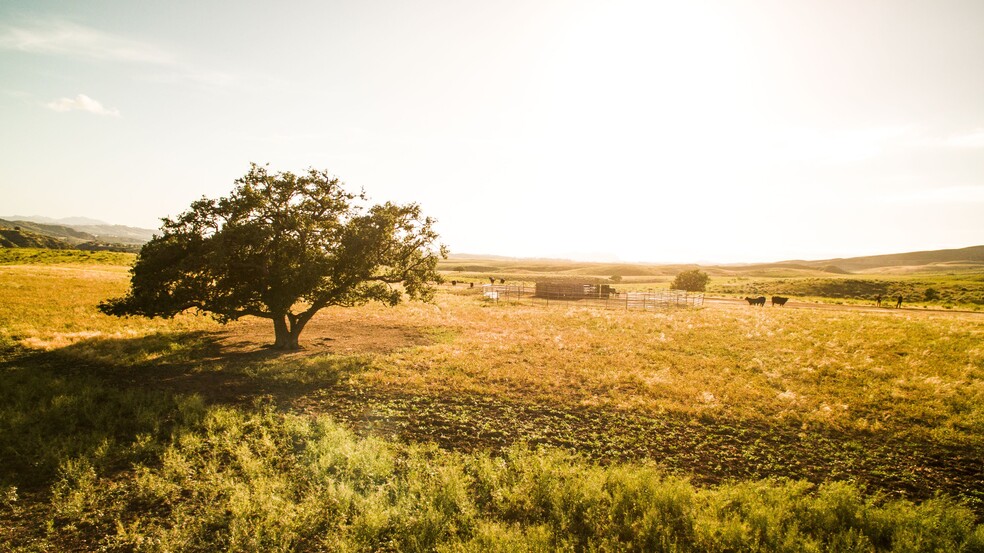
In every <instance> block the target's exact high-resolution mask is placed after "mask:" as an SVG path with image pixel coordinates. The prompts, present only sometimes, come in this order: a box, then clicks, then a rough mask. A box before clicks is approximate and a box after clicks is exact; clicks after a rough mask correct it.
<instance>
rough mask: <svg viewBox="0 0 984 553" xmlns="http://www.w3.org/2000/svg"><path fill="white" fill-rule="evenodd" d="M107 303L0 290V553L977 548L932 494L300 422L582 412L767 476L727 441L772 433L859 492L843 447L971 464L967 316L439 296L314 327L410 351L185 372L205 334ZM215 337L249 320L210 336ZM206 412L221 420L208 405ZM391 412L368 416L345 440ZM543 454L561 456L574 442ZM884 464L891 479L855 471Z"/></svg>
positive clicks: (106, 271) (263, 359)
mask: <svg viewBox="0 0 984 553" xmlns="http://www.w3.org/2000/svg"><path fill="white" fill-rule="evenodd" d="M126 285H127V268H126V267H125V266H120V265H106V264H103V265H100V264H89V265H80V264H75V263H72V264H34V265H7V266H0V352H2V353H3V356H2V358H0V361H2V362H3V364H2V366H0V390H2V392H0V549H4V548H6V549H10V550H15V551H16V550H24V551H37V550H98V549H100V548H103V549H106V550H120V551H131V550H138V551H175V550H217V549H218V550H230V551H255V550H265V551H278V550H279V551H290V550H313V551H319V550H324V551H358V550H373V551H374V550H418V551H432V550H445V551H478V550H483V551H485V550H498V551H512V550H542V551H554V550H565V549H566V550H598V551H605V550H608V551H616V550H618V551H621V550H637V551H736V550H738V551H741V550H768V551H771V550H788V551H810V550H814V551H824V550H843V551H893V550H897V551H920V550H940V551H950V550H954V551H961V550H965V551H979V550H981V549H982V548H984V529H982V528H984V527H981V526H980V525H975V524H976V523H975V518H974V516H975V515H974V514H973V513H972V512H971V511H969V510H968V509H966V508H964V507H962V506H960V505H958V504H957V502H956V500H951V499H947V498H946V497H940V498H937V499H928V500H925V501H923V502H921V503H919V504H914V503H911V502H909V501H905V500H897V499H890V497H891V498H898V497H900V495H899V494H896V493H891V495H883V491H882V490H867V489H865V488H864V487H863V486H862V485H859V484H855V483H850V482H843V481H834V482H827V483H824V484H821V483H818V482H823V481H824V479H819V480H817V481H815V482H814V483H812V484H811V483H807V482H805V481H795V480H785V479H780V480H760V479H758V478H753V479H748V480H745V481H725V482H724V483H720V482H715V483H714V485H703V486H697V485H695V484H693V483H692V481H691V480H690V479H689V478H687V477H686V476H680V474H681V473H680V472H679V471H674V472H673V473H672V474H673V475H671V474H670V473H669V472H668V471H666V470H665V467H664V466H663V465H662V464H658V463H661V461H662V459H660V458H653V459H648V460H646V459H643V460H641V462H639V463H631V464H619V463H612V464H609V465H606V466H600V465H596V464H593V463H592V462H589V461H586V460H585V458H582V457H580V456H578V455H576V454H570V453H565V452H561V451H558V450H553V449H545V450H541V451H537V450H535V449H532V448H529V447H526V446H524V445H515V446H512V447H508V448H505V449H504V450H501V451H495V452H488V451H478V452H473V453H464V452H461V451H460V450H459V451H458V452H454V451H447V450H442V449H439V448H437V447H436V446H434V445H433V444H429V443H426V441H425V442H424V443H419V442H410V443H399V442H396V441H393V440H388V439H383V438H381V437H380V436H379V435H372V434H369V435H367V436H363V437H356V436H355V435H354V434H353V433H352V431H351V430H350V429H349V428H346V427H344V426H342V425H340V424H338V423H336V422H333V421H332V420H330V419H329V418H328V417H325V416H323V415H321V414H319V413H318V411H317V402H316V401H314V400H315V399H317V400H318V401H326V402H329V403H330V402H332V401H333V396H332V394H334V393H337V392H339V391H347V392H349V393H351V394H353V395H354V397H356V398H357V399H356V400H355V401H363V399H361V398H363V397H365V398H369V393H370V392H371V394H374V395H373V396H372V397H374V398H380V397H382V398H385V397H392V398H398V399H400V400H401V401H403V400H406V401H405V403H404V405H405V407H402V408H403V409H413V408H415V406H419V405H424V406H426V405H427V403H426V401H417V400H426V398H459V399H462V400H463V401H464V400H467V399H468V398H474V399H480V400H482V401H486V400H488V401H499V400H502V405H505V406H507V407H515V406H519V407H523V406H530V410H531V411H536V410H544V409H548V408H551V406H553V408H555V409H556V412H557V413H559V414H560V415H559V416H565V417H575V418H576V417H577V416H578V413H579V412H578V411H576V409H584V410H585V411H582V413H586V412H588V411H590V412H591V413H603V414H605V417H607V418H601V419H599V420H603V421H608V420H613V421H620V423H622V424H625V425H626V426H625V430H620V429H619V428H612V429H608V430H609V432H610V433H609V434H606V436H613V437H615V438H618V437H619V432H628V433H631V432H635V431H636V430H637V429H639V428H641V425H646V424H652V423H654V422H656V421H659V420H661V418H673V419H675V420H693V421H717V424H718V425H719V426H720V427H722V428H731V429H733V430H735V432H736V436H735V437H734V438H733V439H732V440H730V441H725V442H723V443H722V442H721V441H718V442H714V441H711V442H708V443H710V444H712V445H713V444H718V445H720V446H722V447H727V448H730V449H729V452H728V454H729V455H731V456H732V457H730V458H734V457H735V456H742V455H745V456H754V455H759V456H761V455H768V454H769V453H770V450H769V449H768V448H767V447H765V446H755V445H754V444H745V443H742V442H741V438H740V437H738V434H737V433H738V432H739V431H741V430H742V428H743V425H748V426H749V427H755V428H759V429H761V430H760V431H759V433H757V434H753V435H755V436H759V437H762V436H768V435H770V433H772V432H773V431H774V430H777V429H779V428H780V427H781V428H783V429H785V428H790V427H793V428H796V430H794V431H793V438H792V439H794V440H802V441H803V443H806V444H813V443H819V444H829V443H833V442H835V441H836V440H839V439H842V438H843V439H846V440H856V439H857V440H870V441H867V442H864V441H861V442H859V445H858V448H857V449H856V450H852V453H851V454H850V456H848V457H847V458H846V460H842V459H838V460H833V461H831V462H830V463H829V465H825V466H830V467H833V468H835V469H836V470H838V471H839V473H840V474H847V475H855V476H864V472H863V471H864V470H868V469H866V468H864V467H863V465H865V463H866V462H867V461H868V457H866V456H867V455H869V454H868V453H866V452H865V447H867V446H870V445H874V444H875V443H876V442H878V441H879V440H882V439H884V438H886V437H887V438H893V439H894V438H898V437H900V436H901V437H902V438H904V439H903V440H901V441H902V442H903V443H905V444H906V446H907V447H908V446H909V445H912V446H913V447H918V448H921V449H928V450H929V451H931V452H932V451H936V449H934V448H943V447H948V446H950V445H953V446H959V449H958V450H959V451H960V452H963V453H966V452H969V454H974V453H975V452H979V451H981V450H982V448H984V440H982V437H984V384H982V382H984V378H982V377H984V318H981V317H980V316H977V315H973V314H926V313H907V312H899V311H892V310H886V312H848V311H832V310H821V309H817V310H811V309H772V308H764V309H763V308H750V307H747V306H722V305H716V306H714V307H707V308H704V309H697V310H694V309H678V310H666V311H658V312H637V311H624V310H604V309H597V308H583V307H579V306H577V304H569V305H555V304H551V305H550V306H531V305H517V304H510V303H509V302H500V303H489V302H484V301H482V299H481V295H480V293H478V292H477V291H474V290H470V291H468V290H465V289H460V290H453V289H450V288H448V287H445V288H442V292H441V293H439V294H438V297H437V300H436V301H435V303H433V304H420V303H408V304H404V305H400V306H398V307H396V308H387V307H382V306H376V305H368V306H364V307H359V308H353V309H342V308H332V309H327V310H325V311H324V312H323V313H322V314H321V315H319V323H320V324H321V328H323V329H324V330H322V331H320V332H327V333H328V335H329V336H327V337H328V338H330V337H331V335H332V334H333V333H334V334H335V335H337V334H338V333H339V330H340V329H344V328H348V327H356V326H358V325H363V326H362V327H361V328H365V329H370V330H367V331H371V329H375V328H378V329H399V330H405V331H407V333H408V334H412V335H414V336H423V337H425V338H426V339H423V340H419V341H408V342H406V343H404V342H400V343H398V344H396V346H394V347H392V348H379V349H372V350H371V351H363V352H360V351H352V352H348V351H346V352H345V353H337V352H336V353H333V352H332V351H330V350H326V349H322V348H323V347H324V346H323V345H321V344H325V343H327V344H331V343H332V342H331V341H327V342H326V341H323V340H322V339H324V338H326V337H325V336H316V335H314V334H302V336H301V343H302V345H303V344H305V343H307V344H309V349H308V350H306V351H302V352H300V353H296V354H291V355H286V356H282V357H278V356H275V355H254V356H251V355H249V354H250V352H245V353H244V355H243V357H239V358H237V357H235V356H231V355H221V354H217V353H215V351H213V350H212V349H209V348H210V347H211V346H213V345H215V344H216V343H218V342H221V340H222V338H221V336H220V332H221V331H222V327H221V326H219V325H217V324H216V323H214V322H213V321H211V320H210V319H206V318H202V317H197V316H192V315H188V316H182V317H179V318H178V319H176V320H173V321H163V320H149V319H144V318H137V317H134V318H129V319H116V318H111V317H107V316H104V315H102V314H100V313H99V312H98V311H97V310H96V309H95V305H96V304H97V303H98V302H99V301H101V300H103V299H106V298H108V297H113V296H117V295H119V294H121V293H123V292H124V291H125V289H126ZM238 324H246V323H233V325H232V326H231V327H229V328H227V329H226V330H235V329H236V328H240V327H237V326H236V325H238ZM264 329H265V327H264ZM336 329H338V330H336ZM265 330H266V331H268V330H269V329H265ZM411 331H412V332H411ZM311 332H312V333H313V332H314V331H311ZM258 343H262V339H260V340H258ZM199 377H200V379H199V380H195V378H199ZM182 379H183V380H182ZM179 380H180V381H181V383H180V385H177V384H175V382H177V381H179ZM172 385H173V386H174V387H173V388H169V387H168V386H172ZM195 386H197V389H196V388H195ZM220 388H226V389H227V390H226V391H223V390H222V389H220ZM176 390H177V391H176ZM196 390H197V391H198V392H200V394H201V395H195V394H188V393H187V392H189V391H196ZM362 392H366V394H367V395H366V396H360V395H359V394H361V393H362ZM244 394H246V395H247V396H246V397H242V396H243V395H244ZM248 394H254V395H253V396H248ZM387 394H388V395H387ZM253 398H263V399H262V400H257V401H251V399H253ZM220 399H221V400H223V401H224V400H228V401H225V403H226V405H224V406H220V405H212V404H211V403H210V400H211V401H215V402H216V403H219V400H220ZM411 400H412V401H411ZM274 406H276V407H274ZM301 407H303V410H302V409H301ZM398 408H400V407H399V404H398V403H397V402H395V401H394V402H393V403H391V404H389V405H388V406H387V407H386V409H390V410H393V411H391V412H390V413H387V412H379V411H374V410H373V409H375V407H373V406H372V405H366V412H365V413H364V414H363V415H362V416H365V417H367V418H369V417H372V418H381V419H385V418H386V417H387V416H389V414H393V415H398V414H399V413H396V412H395V409H398ZM302 412H303V413H304V414H301V413H302ZM441 415H442V416H444V417H446V418H448V419H452V418H453V417H455V416H458V417H462V421H463V423H468V422H469V421H468V420H465V415H464V414H462V413H458V412H448V413H441ZM647 417H648V418H647ZM702 424H703V423H702ZM708 424H710V423H708ZM449 428H451V427H447V428H445V429H443V430H442V431H443V432H451V431H452V430H450V429H449ZM523 428H524V430H523V431H524V432H525V431H526V429H527V428H528V427H526V426H524V427H523ZM571 428H572V429H573V431H574V432H576V431H577V429H578V428H580V427H578V426H576V425H572V426H571ZM686 428H687V429H688V430H698V429H700V428H705V427H700V426H696V425H695V426H688V427H686ZM800 429H801V430H800ZM492 430H495V429H494V428H493V429H492ZM800 431H802V436H801V437H796V436H795V433H796V432H800ZM841 431H843V432H846V434H844V435H843V436H841V434H838V432H841ZM784 436H785V434H784ZM471 437H472V436H450V437H448V439H449V440H450V441H452V442H454V441H455V440H456V439H458V440H459V441H467V440H468V439H471ZM535 437H536V436H533V434H532V433H530V435H528V436H522V437H521V438H529V439H533V438H535ZM565 439H567V440H568V442H567V443H568V444H573V445H575V446H580V445H583V446H584V447H585V449H586V450H587V447H588V446H589V445H590V446H591V447H595V442H596V441H597V437H591V436H576V435H575V436H570V437H569V438H565ZM667 439H668V440H669V439H671V438H667ZM784 439H785V438H784ZM909 439H911V440H912V441H911V442H909V441H906V440H909ZM520 441H522V440H520ZM626 441H629V440H626ZM779 443H780V445H782V443H781V440H780V441H779ZM604 447H605V444H598V445H597V450H598V451H604ZM837 451H843V450H837ZM888 451H890V452H895V450H894V449H889V450H888ZM941 451H942V449H941ZM592 453H593V452H592ZM725 453H726V452H725V451H724V450H723V449H722V450H720V451H711V452H710V454H711V455H712V456H713V455H721V456H723V455H724V454H725ZM904 453H905V452H904V451H903V454H904ZM963 453H962V454H963ZM587 454H588V452H587V451H585V455H587ZM802 458H805V457H803V456H800V457H794V459H802ZM608 461H611V459H610V458H609V459H608ZM756 462H758V461H756ZM769 463H772V464H769ZM775 463H776V462H775V461H769V460H768V459H766V460H764V461H762V462H761V463H759V464H755V465H750V466H752V469H754V470H759V469H760V468H761V467H765V469H762V470H766V469H768V468H769V467H774V466H775ZM838 463H841V464H838ZM855 465H857V466H855ZM858 466H860V467H861V468H858ZM885 466H887V467H893V466H902V465H901V464H896V465H892V464H891V463H889V464H886V465H875V467H876V469H878V470H880V469H881V467H885ZM906 466H908V465H906ZM915 466H916V467H917V468H921V467H920V466H919V465H915ZM965 466H970V465H965ZM779 468H780V469H781V468H782V467H779ZM752 469H750V470H752ZM684 474H686V473H684ZM766 474H775V473H768V472H766ZM779 474H783V473H782V472H781V471H779ZM694 476H695V478H697V477H699V476H700V475H694ZM906 478H908V476H907V477H906ZM889 480H890V479H889ZM903 480H904V479H903ZM875 481H878V479H877V478H876V479H875ZM904 481H906V480H904ZM959 489H960V490H964V491H965V490H966V489H967V488H966V487H964V488H959ZM895 491H897V490H895V489H893V488H890V489H888V490H886V491H885V492H884V493H886V494H887V493H888V492H895ZM968 496H971V497H977V496H974V494H973V493H969V494H968ZM902 497H905V496H904V495H902ZM924 497H925V496H924ZM975 505H976V508H978V509H979V508H980V504H979V503H977V504H975ZM978 516H979V512H978Z"/></svg>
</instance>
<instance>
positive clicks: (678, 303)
mask: <svg viewBox="0 0 984 553" xmlns="http://www.w3.org/2000/svg"><path fill="white" fill-rule="evenodd" d="M482 296H483V297H484V298H485V299H486V300H487V301H495V302H498V301H510V302H518V303H524V304H528V305H560V304H563V305H579V306H585V307H600V308H604V309H626V310H642V311H655V310H657V309H668V308H671V307H700V306H702V305H704V294H703V293H702V292H687V291H685V290H654V291H646V292H616V291H615V290H614V289H612V288H610V287H609V286H606V285H600V286H597V285H593V284H583V285H580V284H579V285H567V286H565V287H564V288H563V289H560V288H556V287H550V286H548V287H545V286H543V285H542V284H538V285H537V286H527V285H525V284H485V285H483V286H482Z"/></svg>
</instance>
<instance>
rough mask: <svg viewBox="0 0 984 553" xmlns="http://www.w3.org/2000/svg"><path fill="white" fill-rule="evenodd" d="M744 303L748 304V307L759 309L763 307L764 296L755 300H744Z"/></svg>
mask: <svg viewBox="0 0 984 553" xmlns="http://www.w3.org/2000/svg"><path fill="white" fill-rule="evenodd" d="M745 301H747V302H748V305H758V306H760V307H764V306H765V296H759V297H757V298H745Z"/></svg>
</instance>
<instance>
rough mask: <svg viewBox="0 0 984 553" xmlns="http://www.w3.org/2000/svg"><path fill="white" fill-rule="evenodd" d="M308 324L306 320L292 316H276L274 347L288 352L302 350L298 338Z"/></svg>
mask: <svg viewBox="0 0 984 553" xmlns="http://www.w3.org/2000/svg"><path fill="white" fill-rule="evenodd" d="M306 323H307V320H306V319H299V318H297V317H294V316H291V315H290V314H284V315H274V317H273V333H274V336H275V341H274V343H273V347H274V348H276V349H288V350H293V349H301V346H300V344H299V343H298V338H299V337H300V335H301V331H302V330H304V325H305V324H306Z"/></svg>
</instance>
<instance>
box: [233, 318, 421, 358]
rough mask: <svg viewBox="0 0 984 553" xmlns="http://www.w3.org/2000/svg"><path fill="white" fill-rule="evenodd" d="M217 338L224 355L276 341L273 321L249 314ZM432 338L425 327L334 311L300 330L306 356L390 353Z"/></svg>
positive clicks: (254, 349)
mask: <svg viewBox="0 0 984 553" xmlns="http://www.w3.org/2000/svg"><path fill="white" fill-rule="evenodd" d="M217 338H218V342H217V345H218V347H219V349H220V352H221V353H222V354H243V353H249V352H256V351H257V350H261V349H263V348H265V347H268V346H269V345H270V344H271V343H272V342H273V323H272V322H271V321H269V320H267V319H260V318H256V317H246V318H243V319H241V320H239V321H236V322H235V323H231V324H229V325H227V326H226V327H225V328H223V330H222V331H221V332H220V333H219V334H218V335H217ZM430 341H431V340H430V337H429V335H428V334H427V331H426V329H425V328H423V327H418V326H413V325H408V324H400V323H398V322H393V321H389V320H386V319H371V318H370V319H367V318H365V317H356V316H352V315H351V314H349V313H344V312H334V313H324V314H318V315H317V316H315V317H314V318H313V319H311V322H309V323H308V325H307V326H306V327H304V331H303V332H302V333H301V339H300V344H301V348H302V349H303V351H304V355H310V354H312V353H331V354H335V355H355V354H365V353H390V352H393V351H396V350H399V349H403V348H408V347H414V346H422V345H426V344H428V343H430Z"/></svg>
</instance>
